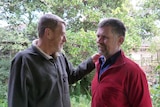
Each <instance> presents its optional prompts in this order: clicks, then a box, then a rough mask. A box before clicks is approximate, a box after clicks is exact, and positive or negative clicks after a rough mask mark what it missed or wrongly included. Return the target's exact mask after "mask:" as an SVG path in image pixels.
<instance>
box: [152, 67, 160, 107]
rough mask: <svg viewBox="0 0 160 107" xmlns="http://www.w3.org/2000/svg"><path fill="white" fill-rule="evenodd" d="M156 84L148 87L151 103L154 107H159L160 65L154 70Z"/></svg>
mask: <svg viewBox="0 0 160 107" xmlns="http://www.w3.org/2000/svg"><path fill="white" fill-rule="evenodd" d="M154 78H155V79H156V80H157V82H156V83H155V84H154V85H153V86H152V87H150V92H151V97H152V102H153V106H154V107H160V65H158V66H157V67H156V68H155V77H154Z"/></svg>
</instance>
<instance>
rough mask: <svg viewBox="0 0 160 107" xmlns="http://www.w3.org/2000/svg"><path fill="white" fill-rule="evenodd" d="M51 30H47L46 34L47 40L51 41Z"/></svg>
mask: <svg viewBox="0 0 160 107" xmlns="http://www.w3.org/2000/svg"><path fill="white" fill-rule="evenodd" d="M50 33H51V32H50V29H49V28H45V31H44V34H45V36H46V38H47V39H51V34H50Z"/></svg>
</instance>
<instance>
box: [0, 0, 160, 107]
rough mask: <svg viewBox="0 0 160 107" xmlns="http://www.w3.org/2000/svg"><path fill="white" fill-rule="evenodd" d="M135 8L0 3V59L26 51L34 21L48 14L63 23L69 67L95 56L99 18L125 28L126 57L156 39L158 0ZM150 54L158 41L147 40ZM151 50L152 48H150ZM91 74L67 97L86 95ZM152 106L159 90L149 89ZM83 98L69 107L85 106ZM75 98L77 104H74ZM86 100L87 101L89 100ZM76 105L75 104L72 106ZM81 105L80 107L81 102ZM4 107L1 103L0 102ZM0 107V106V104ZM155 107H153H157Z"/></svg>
mask: <svg viewBox="0 0 160 107" xmlns="http://www.w3.org/2000/svg"><path fill="white" fill-rule="evenodd" d="M141 1H142V3H138V4H137V6H138V7H137V8H138V9H137V8H136V9H135V8H133V6H132V5H131V4H130V0H114V1H113V0H3V1H0V9H1V11H0V13H1V16H0V20H1V19H3V20H5V21H7V23H8V25H7V27H5V28H0V32H1V35H0V52H1V54H2V55H6V56H10V57H12V56H14V54H15V53H16V52H17V51H19V50H22V49H24V48H27V47H28V46H29V44H30V43H31V40H33V39H35V38H37V30H36V25H37V19H38V17H39V15H41V14H43V13H47V12H52V13H54V14H57V15H59V16H60V17H62V18H63V19H64V20H65V21H66V22H67V38H68V42H67V43H66V45H65V47H64V50H65V52H66V55H67V56H68V59H69V60H70V61H71V62H72V63H73V65H75V66H76V65H78V64H79V63H80V62H81V61H83V60H84V59H86V58H87V57H89V56H91V55H92V54H94V53H96V52H97V46H96V35H95V31H96V29H97V24H98V22H99V20H100V19H101V18H104V17H116V18H119V19H121V20H122V21H123V22H124V23H125V25H126V27H127V34H126V39H125V42H124V44H123V49H124V51H125V52H126V54H129V52H130V51H131V50H132V49H135V48H138V47H139V46H140V45H141V43H142V42H143V41H144V40H145V41H146V40H147V41H148V40H150V39H151V38H153V37H155V36H157V37H159V36H160V30H159V27H158V26H159V23H158V22H159V19H160V8H159V6H160V4H159V3H160V2H159V0H147V1H146V0H141ZM151 40H152V41H151V42H152V44H153V45H151V46H152V47H151V49H150V50H151V51H155V50H156V51H157V50H159V48H158V46H156V45H157V44H159V42H158V40H157V39H156V40H155V39H151ZM153 47H154V48H153ZM7 63H8V62H7V60H6V59H3V60H1V61H0V73H1V74H0V79H2V81H1V82H0V83H3V85H1V84H0V85H1V87H2V88H1V89H0V99H1V98H6V88H7V86H6V82H5V80H7V79H8V77H7V76H6V75H8V74H5V73H7V72H5V71H8V67H9V63H8V64H7ZM1 65H3V66H1ZM93 75H94V72H93V73H91V74H90V75H87V76H86V77H84V78H83V79H82V80H81V81H78V82H77V83H76V84H74V85H73V86H71V94H77V95H80V94H81V93H85V94H87V98H88V95H90V91H89V90H90V88H89V86H90V82H91V80H92V77H93ZM151 92H152V98H153V102H154V104H156V103H158V104H159V102H158V100H159V99H157V98H159V97H156V95H159V94H157V93H159V86H156V85H155V86H154V87H153V88H151ZM83 97H84V96H80V97H77V98H76V97H72V98H73V101H75V103H73V106H76V107H77V105H78V106H79V107H81V106H83V107H85V105H87V103H88V102H89V101H88V100H86V101H87V102H85V101H84V99H83ZM78 98H79V100H77V99H78ZM89 100H90V98H89ZM77 101H78V104H76V102H77ZM83 101H84V102H85V103H84V104H82V105H81V102H83ZM0 102H2V103H3V104H4V105H5V101H4V100H0ZM0 106H1V104H0ZM158 106H159V105H157V106H156V107H158ZM4 107H5V106H4Z"/></svg>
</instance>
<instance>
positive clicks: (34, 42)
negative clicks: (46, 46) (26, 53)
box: [32, 39, 60, 60]
mask: <svg viewBox="0 0 160 107" xmlns="http://www.w3.org/2000/svg"><path fill="white" fill-rule="evenodd" d="M37 43H38V39H35V40H33V41H32V45H33V46H35V47H36V48H37V49H38V50H39V51H40V52H41V53H42V54H43V55H44V56H45V57H46V58H47V59H49V60H50V59H53V55H48V54H46V53H45V52H44V51H43V50H42V49H40V48H39V47H38V46H37ZM56 56H60V54H59V53H58V52H57V53H56Z"/></svg>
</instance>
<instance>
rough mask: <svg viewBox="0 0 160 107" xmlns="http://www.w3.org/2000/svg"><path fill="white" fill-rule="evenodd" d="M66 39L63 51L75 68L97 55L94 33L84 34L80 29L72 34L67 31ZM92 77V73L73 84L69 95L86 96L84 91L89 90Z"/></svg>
mask: <svg viewBox="0 0 160 107" xmlns="http://www.w3.org/2000/svg"><path fill="white" fill-rule="evenodd" d="M67 38H68V41H67V43H66V45H65V46H64V51H65V53H66V55H67V57H68V59H69V60H70V61H71V62H72V63H73V65H75V66H76V65H78V64H79V63H80V62H82V61H83V60H85V59H87V58H88V57H90V56H91V55H93V54H94V53H97V46H96V36H95V32H93V31H88V32H85V31H84V30H83V29H81V30H80V31H79V32H77V33H74V32H72V31H70V30H68V31H67ZM75 56H76V57H75ZM92 75H93V73H91V74H90V75H87V76H86V77H84V78H83V79H82V80H80V81H78V82H77V83H75V84H73V85H72V86H71V88H70V89H71V93H72V94H76V95H79V94H81V93H83V94H86V93H87V91H86V90H89V86H90V81H91V79H92Z"/></svg>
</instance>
